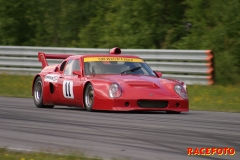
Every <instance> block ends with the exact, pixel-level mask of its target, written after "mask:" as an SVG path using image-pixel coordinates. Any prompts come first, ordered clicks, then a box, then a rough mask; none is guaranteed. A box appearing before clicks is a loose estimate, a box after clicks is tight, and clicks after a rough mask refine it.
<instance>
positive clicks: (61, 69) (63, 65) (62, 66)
mask: <svg viewBox="0 0 240 160" xmlns="http://www.w3.org/2000/svg"><path fill="white" fill-rule="evenodd" d="M66 63H67V61H64V62H63V63H62V64H61V66H60V71H63V69H64V67H65V65H66Z"/></svg>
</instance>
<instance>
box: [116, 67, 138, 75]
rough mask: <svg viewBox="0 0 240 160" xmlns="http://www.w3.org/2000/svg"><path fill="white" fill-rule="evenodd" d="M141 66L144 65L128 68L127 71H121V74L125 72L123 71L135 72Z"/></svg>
mask: <svg viewBox="0 0 240 160" xmlns="http://www.w3.org/2000/svg"><path fill="white" fill-rule="evenodd" d="M140 68H142V67H135V68H132V69H128V70H126V71H123V72H121V74H123V73H128V72H134V71H136V70H139V69H140Z"/></svg>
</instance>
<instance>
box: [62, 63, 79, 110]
mask: <svg viewBox="0 0 240 160" xmlns="http://www.w3.org/2000/svg"><path fill="white" fill-rule="evenodd" d="M80 68H81V67H80V61H79V59H69V60H68V62H67V64H66V67H65V68H64V71H63V73H62V74H61V76H60V77H59V80H58V93H59V96H60V97H59V100H60V102H61V104H63V105H66V106H76V107H82V98H83V96H82V90H83V78H82V77H79V76H78V75H74V74H73V71H80V70H81V69H80Z"/></svg>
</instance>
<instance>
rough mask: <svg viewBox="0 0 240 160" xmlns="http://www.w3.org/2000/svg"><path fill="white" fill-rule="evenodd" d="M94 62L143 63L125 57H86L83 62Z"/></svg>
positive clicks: (137, 59)
mask: <svg viewBox="0 0 240 160" xmlns="http://www.w3.org/2000/svg"><path fill="white" fill-rule="evenodd" d="M95 61H119V62H143V60H142V59H140V58H127V57H87V58H84V62H95Z"/></svg>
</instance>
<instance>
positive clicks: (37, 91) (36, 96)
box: [33, 77, 54, 108]
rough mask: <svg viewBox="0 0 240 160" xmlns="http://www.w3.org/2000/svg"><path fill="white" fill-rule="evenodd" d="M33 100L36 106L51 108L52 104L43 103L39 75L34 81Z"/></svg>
mask: <svg viewBox="0 0 240 160" xmlns="http://www.w3.org/2000/svg"><path fill="white" fill-rule="evenodd" d="M33 100H34V103H35V105H36V107H38V108H53V107H54V105H44V104H43V84H42V79H41V77H38V78H37V79H36V81H35V83H34V88H33Z"/></svg>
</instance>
